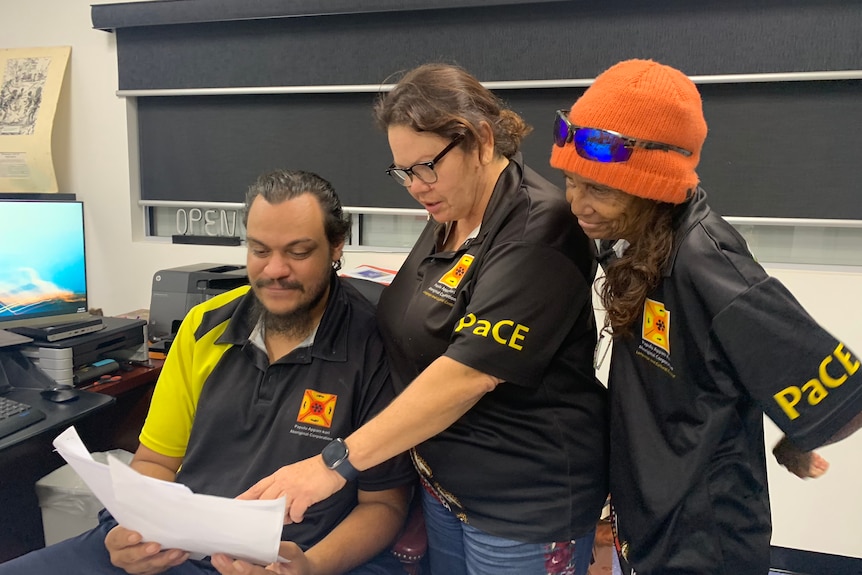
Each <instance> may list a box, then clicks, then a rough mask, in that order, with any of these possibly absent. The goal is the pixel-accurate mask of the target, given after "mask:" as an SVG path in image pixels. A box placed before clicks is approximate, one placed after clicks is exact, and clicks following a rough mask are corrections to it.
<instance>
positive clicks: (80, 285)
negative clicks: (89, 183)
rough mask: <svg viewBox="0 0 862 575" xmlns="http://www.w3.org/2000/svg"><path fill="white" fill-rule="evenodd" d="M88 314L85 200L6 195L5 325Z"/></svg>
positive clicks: (2, 234)
mask: <svg viewBox="0 0 862 575" xmlns="http://www.w3.org/2000/svg"><path fill="white" fill-rule="evenodd" d="M87 317H88V314H87V266H86V259H85V252H84V205H83V203H82V202H80V201H75V200H18V199H15V200H6V199H4V200H0V329H5V328H9V327H19V326H44V325H56V324H61V323H66V322H72V321H76V320H80V319H85V318H87Z"/></svg>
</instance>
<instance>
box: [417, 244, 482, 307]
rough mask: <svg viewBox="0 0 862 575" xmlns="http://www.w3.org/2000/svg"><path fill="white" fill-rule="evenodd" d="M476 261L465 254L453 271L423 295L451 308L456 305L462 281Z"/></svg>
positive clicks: (447, 273) (444, 275)
mask: <svg viewBox="0 0 862 575" xmlns="http://www.w3.org/2000/svg"><path fill="white" fill-rule="evenodd" d="M474 259H475V258H474V257H473V256H471V255H470V254H464V255H463V256H461V259H459V260H458V263H456V264H455V265H454V266H453V267H452V269H450V270H449V271H447V272H446V273H445V274H443V277H441V278H440V279H439V280H437V281H436V282H435V283H434V284H433V285H431V286H429V287H428V288H427V289H425V291H424V292H423V293H424V294H425V295H426V296H428V297H430V298H431V299H434V300H437V301H439V302H441V303H445V304H447V305H449V306H451V305H453V304H454V303H455V292H456V289H457V288H458V285H459V284H460V283H461V280H463V279H464V276H466V275H467V270H469V269H470V265H471V264H472V263H473V260H474Z"/></svg>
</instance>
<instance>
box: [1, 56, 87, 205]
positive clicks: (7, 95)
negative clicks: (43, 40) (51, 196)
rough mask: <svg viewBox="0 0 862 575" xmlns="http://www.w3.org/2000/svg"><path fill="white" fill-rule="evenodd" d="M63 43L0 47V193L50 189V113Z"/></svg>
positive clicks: (64, 59) (62, 69) (63, 59)
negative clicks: (49, 45)
mask: <svg viewBox="0 0 862 575" xmlns="http://www.w3.org/2000/svg"><path fill="white" fill-rule="evenodd" d="M71 51H72V48H71V47H69V46H58V47H47V48H14V49H0V192H56V191H57V177H56V175H55V173H54V160H53V157H52V155H51V136H52V134H53V131H54V115H55V113H56V112H57V102H58V100H59V99H60V88H61V87H62V85H63V76H64V75H65V73H66V66H67V64H68V62H69V54H70V53H71Z"/></svg>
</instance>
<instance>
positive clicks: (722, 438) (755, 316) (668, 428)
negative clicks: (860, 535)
mask: <svg viewBox="0 0 862 575" xmlns="http://www.w3.org/2000/svg"><path fill="white" fill-rule="evenodd" d="M706 132H707V127H706V121H705V120H704V117H703V112H702V106H701V99H700V95H699V93H698V91H697V88H696V86H695V85H694V84H693V83H692V82H691V81H690V80H689V79H688V78H687V77H686V76H685V75H684V74H682V73H681V72H680V71H678V70H675V69H673V68H670V67H668V66H664V65H661V64H658V63H656V62H653V61H649V60H628V61H625V62H621V63H619V64H617V65H615V66H613V67H611V68H609V69H608V70H606V71H605V72H604V73H602V74H601V75H600V76H599V77H598V78H596V81H595V82H594V83H593V85H592V86H591V87H590V88H589V89H588V90H587V91H586V92H585V93H584V95H583V96H582V97H581V98H580V99H578V101H577V102H575V104H574V105H573V106H572V108H571V110H568V111H564V110H561V111H558V112H557V117H556V120H555V125H554V141H555V143H554V147H553V151H552V155H551V165H552V166H554V167H555V168H559V169H560V170H562V171H563V173H564V174H565V178H566V197H567V199H568V201H569V203H570V204H571V206H572V212H573V213H574V214H575V215H576V216H577V218H578V223H579V224H580V226H581V228H582V229H583V230H584V231H585V232H586V234H587V235H588V236H590V237H591V238H593V239H596V240H603V241H606V242H607V243H606V244H605V245H607V246H608V247H609V249H608V250H606V252H605V253H607V254H608V257H607V258H606V261H605V262H603V263H604V265H605V272H606V275H605V278H604V280H603V283H602V284H600V286H601V287H600V294H601V299H602V303H603V304H604V307H605V309H606V313H607V315H606V324H605V326H606V327H605V330H604V331H605V333H608V334H611V336H612V338H613V343H614V346H613V356H612V360H611V366H610V374H609V381H608V385H609V388H610V391H611V500H612V504H613V508H614V515H615V528H616V529H615V533H616V546H617V550H618V552H619V555H620V557H621V563H622V567H623V573H624V574H625V575H629V574H630V573H635V572H636V573H637V575H651V574H659V573H660V574H662V575H672V574H680V575H681V574H683V573H685V574H687V575H690V574H694V573H696V574H715V575H719V574H721V575H749V574H750V575H765V574H766V573H767V571H768V570H769V554H770V547H769V545H770V535H771V521H770V511H769V496H768V490H767V478H766V456H765V452H764V438H763V419H762V415H763V413H764V412H765V413H766V414H767V415H768V416H769V417H770V418H771V419H772V420H773V421H774V422H775V423H776V424H777V425H778V426H779V427H780V428H781V429H782V430H783V431H784V432H785V433H786V434H787V435H786V436H785V437H784V438H783V439H782V440H781V441H780V442H779V443H778V445H776V447H775V449H774V450H773V453H774V454H775V456H776V458H777V459H778V461H779V463H781V464H782V465H784V466H786V467H787V468H788V470H790V471H791V472H793V473H794V474H796V475H798V476H800V477H817V476H819V475H822V474H823V473H824V472H825V471H826V468H827V465H828V464H827V463H826V461H825V460H823V459H822V458H821V457H820V456H818V455H817V454H816V453H814V452H812V451H810V450H812V449H814V448H816V447H818V446H821V445H824V444H827V443H830V442H833V441H837V440H839V439H842V438H843V437H846V436H847V435H849V434H850V433H852V432H853V431H855V430H857V429H858V428H859V427H860V426H862V416H860V411H862V369H859V367H860V361H859V356H857V355H855V354H853V353H852V352H851V351H850V350H848V349H847V348H846V346H844V345H843V344H842V343H841V342H840V341H838V340H836V339H835V338H834V337H832V336H831V335H830V334H828V333H827V332H826V331H825V330H824V329H823V328H822V327H820V326H819V325H818V324H817V323H815V321H814V320H813V319H812V318H811V317H810V316H809V315H808V314H807V313H806V312H805V310H803V309H802V307H801V306H800V305H799V303H798V302H797V301H796V300H795V299H794V298H793V296H792V295H791V294H790V293H789V292H788V291H787V290H786V288H784V286H782V285H781V284H780V283H779V282H778V281H777V280H775V279H773V278H770V277H769V276H768V275H767V274H766V272H765V271H764V270H763V269H762V268H761V267H760V265H758V264H757V263H756V262H755V261H754V258H753V257H752V255H751V254H750V253H749V252H748V249H747V248H746V244H745V241H744V240H743V238H742V237H740V235H739V234H738V233H737V232H736V231H735V230H734V229H733V228H732V227H731V226H730V225H729V224H728V223H727V222H725V221H724V220H723V219H722V218H721V217H720V216H718V215H717V214H715V213H714V212H712V211H711V210H710V208H709V206H708V205H707V202H706V194H705V192H704V191H703V190H702V189H700V188H699V187H698V177H697V173H696V172H695V168H696V167H697V164H698V162H699V160H700V152H701V148H702V146H703V142H704V139H705V138H706ZM601 356H602V353H598V354H597V361H601V359H602V357H601Z"/></svg>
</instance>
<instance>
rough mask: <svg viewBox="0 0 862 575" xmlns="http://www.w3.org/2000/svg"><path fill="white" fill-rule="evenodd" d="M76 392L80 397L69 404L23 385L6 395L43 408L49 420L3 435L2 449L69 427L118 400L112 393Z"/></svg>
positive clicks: (0, 444)
mask: <svg viewBox="0 0 862 575" xmlns="http://www.w3.org/2000/svg"><path fill="white" fill-rule="evenodd" d="M75 393H77V394H78V399H76V400H74V401H67V402H65V403H53V402H51V401H47V400H46V399H44V398H43V397H42V395H41V390H39V389H20V388H19V389H13V390H11V391H9V392H7V393H5V394H3V396H4V397H8V398H9V399H13V400H15V401H20V402H22V403H26V404H28V405H31V406H32V407H35V408H37V409H41V410H42V411H44V412H45V419H43V420H42V421H40V422H38V423H34V424H33V425H31V426H29V427H25V428H24V429H19V430H18V431H16V432H15V433H13V434H11V435H7V436H6V437H3V438H0V451H3V450H5V449H8V448H10V447H13V446H15V445H17V444H19V443H21V442H22V441H26V440H28V439H30V438H31V437H36V436H37V435H41V434H42V433H45V432H46V431H51V430H53V429H57V430H61V429H65V428H67V427H68V426H70V425H72V424H73V423H75V422H76V421H78V420H79V419H81V418H83V417H85V416H87V415H89V414H91V413H93V412H96V411H98V410H100V409H102V408H104V407H107V406H109V405H111V404H112V403H114V401H115V399H114V398H113V397H111V396H110V395H104V394H101V393H93V392H91V391H82V390H76V391H75Z"/></svg>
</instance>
